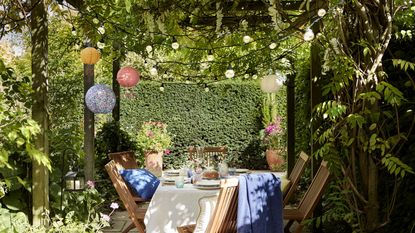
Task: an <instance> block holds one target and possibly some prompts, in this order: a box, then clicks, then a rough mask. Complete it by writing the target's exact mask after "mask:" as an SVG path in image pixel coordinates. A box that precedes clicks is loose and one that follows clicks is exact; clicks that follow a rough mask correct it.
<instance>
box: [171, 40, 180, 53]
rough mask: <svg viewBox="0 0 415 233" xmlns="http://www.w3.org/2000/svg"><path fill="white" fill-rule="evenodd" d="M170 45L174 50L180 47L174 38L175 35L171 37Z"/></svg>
mask: <svg viewBox="0 0 415 233" xmlns="http://www.w3.org/2000/svg"><path fill="white" fill-rule="evenodd" d="M171 47H172V48H173V49H174V50H176V49H178V48H179V47H180V44H179V42H177V40H176V38H175V37H173V42H172V43H171Z"/></svg>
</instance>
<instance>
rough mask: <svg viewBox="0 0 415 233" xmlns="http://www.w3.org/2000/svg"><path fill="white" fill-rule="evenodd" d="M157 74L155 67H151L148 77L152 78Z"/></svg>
mask: <svg viewBox="0 0 415 233" xmlns="http://www.w3.org/2000/svg"><path fill="white" fill-rule="evenodd" d="M157 74H158V71H157V67H156V66H153V67H152V68H151V69H150V75H152V76H156V75H157Z"/></svg>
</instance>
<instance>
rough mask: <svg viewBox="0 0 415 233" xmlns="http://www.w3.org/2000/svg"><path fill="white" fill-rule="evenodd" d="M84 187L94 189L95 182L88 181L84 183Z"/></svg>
mask: <svg viewBox="0 0 415 233" xmlns="http://www.w3.org/2000/svg"><path fill="white" fill-rule="evenodd" d="M86 185H87V186H88V188H91V189H93V188H95V182H94V181H92V180H88V181H87V182H86Z"/></svg>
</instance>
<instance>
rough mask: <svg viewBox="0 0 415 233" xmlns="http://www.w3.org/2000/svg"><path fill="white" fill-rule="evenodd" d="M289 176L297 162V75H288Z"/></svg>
mask: <svg viewBox="0 0 415 233" xmlns="http://www.w3.org/2000/svg"><path fill="white" fill-rule="evenodd" d="M286 84H287V165H288V171H287V176H289V175H290V174H291V171H292V170H293V168H294V164H295V88H294V87H295V75H290V76H288V77H287V82H286Z"/></svg>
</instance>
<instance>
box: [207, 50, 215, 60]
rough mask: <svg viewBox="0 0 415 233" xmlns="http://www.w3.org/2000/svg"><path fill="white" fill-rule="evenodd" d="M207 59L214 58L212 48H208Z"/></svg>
mask: <svg viewBox="0 0 415 233" xmlns="http://www.w3.org/2000/svg"><path fill="white" fill-rule="evenodd" d="M207 60H208V61H213V60H215V56H213V53H212V50H209V52H208V55H207Z"/></svg>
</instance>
